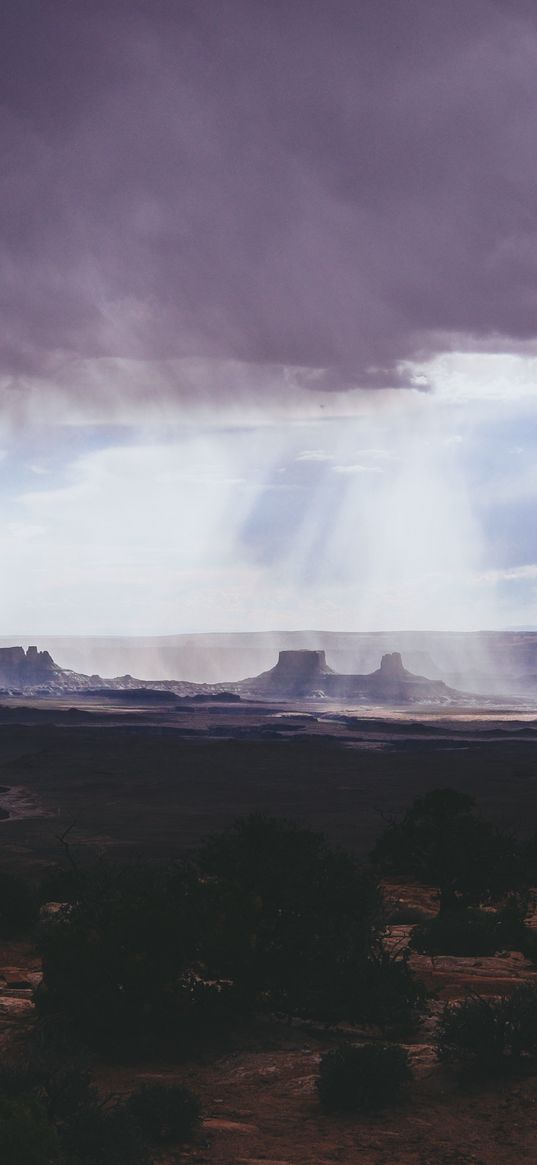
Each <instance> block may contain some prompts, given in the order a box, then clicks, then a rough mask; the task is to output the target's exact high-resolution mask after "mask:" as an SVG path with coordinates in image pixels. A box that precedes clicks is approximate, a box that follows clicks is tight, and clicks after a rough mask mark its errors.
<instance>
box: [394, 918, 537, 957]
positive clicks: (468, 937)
mask: <svg viewBox="0 0 537 1165" xmlns="http://www.w3.org/2000/svg"><path fill="white" fill-rule="evenodd" d="M527 933H528V932H527V928H526V927H525V926H524V923H523V921H522V920H521V919H520V918H519V917H516V916H515V915H513V914H512V913H511V912H509V911H488V910H472V909H468V910H446V911H445V912H444V913H442V914H439V915H437V917H436V918H431V919H429V921H428V922H424V923H421V925H420V926H417V927H416V928H415V929H414V930H413V932H412V935H411V937H410V944H409V945H410V947H411V949H412V950H414V951H419V953H420V954H424V955H460V956H472V955H475V956H479V955H481V956H486V955H494V954H496V952H497V951H503V950H509V951H512V950H516V951H521V950H523V947H524V944H525V942H526V938H527Z"/></svg>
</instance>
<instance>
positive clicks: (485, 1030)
mask: <svg viewBox="0 0 537 1165" xmlns="http://www.w3.org/2000/svg"><path fill="white" fill-rule="evenodd" d="M437 1050H438V1056H439V1059H440V1060H442V1061H443V1062H444V1063H448V1064H452V1065H455V1066H456V1067H457V1068H458V1069H459V1071H461V1072H462V1073H463V1074H464V1075H467V1076H468V1075H469V1076H471V1075H475V1076H486V1075H493V1074H496V1073H501V1072H511V1071H523V1070H524V1068H528V1067H531V1066H533V1064H534V1062H535V1057H536V1056H537V987H535V986H534V985H533V984H523V985H522V986H521V987H517V989H516V990H515V991H513V994H512V995H502V996H499V997H498V998H495V999H487V998H485V997H483V996H479V995H475V996H472V997H471V998H469V999H465V1000H464V1001H463V1002H462V1003H458V1004H448V1005H447V1007H446V1008H445V1010H444V1013H443V1015H442V1018H441V1020H440V1024H439V1028H438V1039H437Z"/></svg>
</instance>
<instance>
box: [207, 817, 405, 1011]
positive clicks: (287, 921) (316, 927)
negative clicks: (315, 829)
mask: <svg viewBox="0 0 537 1165" xmlns="http://www.w3.org/2000/svg"><path fill="white" fill-rule="evenodd" d="M199 862H200V865H201V868H202V870H203V871H204V873H205V874H206V875H209V876H211V877H212V878H213V879H215V880H216V881H217V886H218V895H219V900H220V903H221V906H222V912H221V921H220V930H219V934H218V941H217V942H215V944H214V948H213V952H212V958H211V960H210V961H209V971H210V977H211V976H212V975H213V974H214V975H216V976H217V977H219V978H220V977H222V978H223V977H226V975H228V976H230V977H232V978H233V980H234V981H235V983H236V985H237V987H238V989H239V990H240V991H241V992H242V994H243V997H244V998H245V999H251V1000H253V1001H256V1002H257V1003H259V1002H260V1001H263V1002H264V1004H265V1005H267V1006H269V1007H272V1008H273V1009H274V1010H277V1011H281V1012H284V1013H285V1014H291V1015H302V1016H305V1017H307V1016H314V1017H316V1018H322V1019H326V1020H335V1019H340V1018H343V1017H345V1016H348V1014H349V1008H350V1007H351V1006H352V1005H353V999H354V998H355V994H356V992H355V987H354V984H355V982H356V980H357V979H358V978H361V977H363V971H364V968H365V966H366V964H367V961H368V959H369V958H370V957H371V954H372V952H373V951H374V950H375V949H377V947H378V946H379V943H380V934H381V931H382V926H383V918H382V907H383V903H382V896H381V894H380V891H379V888H378V885H377V883H376V879H375V878H374V877H373V876H372V874H371V873H370V871H368V870H367V869H365V868H364V867H363V865H361V863H360V862H358V861H357V860H356V859H355V858H354V857H353V856H352V855H351V854H349V853H347V852H345V851H343V850H339V849H334V848H332V847H330V846H329V845H328V844H327V843H326V841H325V839H324V838H323V837H322V835H320V834H316V833H312V832H311V831H310V830H308V829H301V828H300V827H299V826H297V825H295V824H293V823H292V822H288V821H285V820H281V819H279V818H269V817H263V816H257V815H253V816H251V817H248V818H246V819H244V820H243V821H239V822H237V823H236V824H235V825H234V826H233V827H232V828H231V829H228V830H226V831H225V832H224V833H222V834H218V835H215V836H213V837H212V838H210V839H209V840H208V842H207V843H206V845H205V846H204V847H203V848H202V850H201V851H200V855H199Z"/></svg>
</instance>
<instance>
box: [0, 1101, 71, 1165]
mask: <svg viewBox="0 0 537 1165" xmlns="http://www.w3.org/2000/svg"><path fill="white" fill-rule="evenodd" d="M0 1161H1V1162H2V1165H56V1163H58V1165H59V1163H60V1161H61V1156H60V1143H59V1140H58V1136H57V1133H56V1130H55V1128H54V1126H53V1125H52V1124H51V1122H50V1121H49V1119H48V1116H47V1113H46V1109H45V1108H44V1106H43V1105H42V1104H40V1103H39V1101H37V1100H35V1099H34V1098H33V1097H31V1096H30V1097H29V1096H23V1097H20V1098H19V1099H17V1100H13V1099H11V1100H8V1099H2V1100H0Z"/></svg>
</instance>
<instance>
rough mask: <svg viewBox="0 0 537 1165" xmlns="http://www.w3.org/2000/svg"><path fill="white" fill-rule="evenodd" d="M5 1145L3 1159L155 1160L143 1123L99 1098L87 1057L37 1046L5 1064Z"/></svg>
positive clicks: (0, 1102)
mask: <svg viewBox="0 0 537 1165" xmlns="http://www.w3.org/2000/svg"><path fill="white" fill-rule="evenodd" d="M2 1138H4V1139H2ZM34 1142H35V1146H42V1151H43V1153H44V1154H45V1155H44V1156H39V1155H37V1156H36V1155H35V1152H37V1148H36V1150H35V1152H34ZM12 1143H13V1145H14V1146H15V1148H14V1149H13V1157H10V1156H9V1155H7V1152H8V1147H9V1149H10V1150H11V1144H12ZM0 1150H1V1151H0V1162H1V1163H2V1165H34V1161H35V1165H53V1163H55V1162H60V1161H61V1163H62V1165H149V1162H148V1158H147V1152H146V1149H145V1142H144V1140H143V1138H142V1137H141V1135H140V1129H139V1127H138V1125H137V1123H136V1122H135V1121H134V1120H133V1118H132V1116H131V1115H130V1114H129V1113H128V1112H126V1111H124V1109H123V1107H122V1106H121V1105H115V1106H114V1107H110V1105H109V1104H108V1105H107V1104H103V1103H102V1102H101V1101H100V1100H99V1096H98V1093H97V1089H96V1088H95V1086H94V1084H93V1082H92V1080H91V1077H90V1075H89V1072H88V1071H87V1069H86V1068H85V1067H84V1065H83V1063H82V1064H81V1063H80V1062H76V1061H73V1062H67V1061H65V1060H62V1059H61V1057H58V1058H55V1057H50V1056H48V1055H46V1056H44V1055H43V1054H42V1051H36V1050H34V1051H33V1053H31V1054H30V1055H29V1056H27V1057H26V1058H22V1057H21V1058H19V1059H14V1060H12V1061H11V1062H10V1061H4V1062H3V1064H2V1072H1V1075H0ZM4 1152H5V1154H6V1157H5V1156H4ZM32 1154H34V1155H32Z"/></svg>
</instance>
